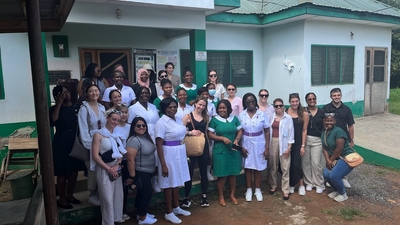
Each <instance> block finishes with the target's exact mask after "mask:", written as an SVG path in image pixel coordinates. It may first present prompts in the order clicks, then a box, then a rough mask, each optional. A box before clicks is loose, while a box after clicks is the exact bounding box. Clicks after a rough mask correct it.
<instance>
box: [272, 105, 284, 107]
mask: <svg viewBox="0 0 400 225" xmlns="http://www.w3.org/2000/svg"><path fill="white" fill-rule="evenodd" d="M274 107H275V108H282V107H283V105H274Z"/></svg>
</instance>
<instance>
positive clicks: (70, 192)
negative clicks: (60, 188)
mask: <svg viewBox="0 0 400 225" xmlns="http://www.w3.org/2000/svg"><path fill="white" fill-rule="evenodd" d="M77 178H78V171H74V172H72V173H71V175H69V176H68V177H67V181H68V184H67V193H66V198H67V200H68V201H69V202H71V203H73V204H80V203H81V201H79V200H78V199H76V198H75V197H74V189H75V185H76V179H77Z"/></svg>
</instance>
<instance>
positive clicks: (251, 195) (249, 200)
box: [244, 190, 253, 202]
mask: <svg viewBox="0 0 400 225" xmlns="http://www.w3.org/2000/svg"><path fill="white" fill-rule="evenodd" d="M244 195H245V198H246V202H251V201H252V198H253V193H252V191H251V190H247V191H246V193H245V194H244Z"/></svg>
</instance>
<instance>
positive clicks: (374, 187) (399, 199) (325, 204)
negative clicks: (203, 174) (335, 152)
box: [81, 165, 400, 225]
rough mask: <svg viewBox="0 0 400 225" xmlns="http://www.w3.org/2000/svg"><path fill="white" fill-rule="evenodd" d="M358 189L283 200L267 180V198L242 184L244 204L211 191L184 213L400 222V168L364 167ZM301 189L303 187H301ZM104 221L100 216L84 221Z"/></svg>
mask: <svg viewBox="0 0 400 225" xmlns="http://www.w3.org/2000/svg"><path fill="white" fill-rule="evenodd" d="M349 180H350V183H351V184H352V188H351V189H348V190H347V193H348V195H349V199H348V200H347V201H345V202H342V203H337V202H335V201H333V200H332V199H330V198H329V197H328V196H327V194H328V193H329V192H330V188H328V189H327V190H326V191H324V192H323V194H316V193H315V190H313V191H311V192H307V194H306V196H299V195H298V194H297V192H295V193H294V194H292V195H291V196H290V199H289V201H283V200H282V192H279V191H277V192H276V193H275V194H274V195H269V194H268V190H269V189H268V188H269V187H268V186H267V185H266V182H264V184H263V186H262V189H263V194H264V201H263V202H257V201H256V200H255V198H253V201H252V202H245V200H244V192H245V187H238V189H237V192H236V193H237V198H238V200H239V205H233V204H232V203H231V202H230V201H229V200H228V191H229V190H227V191H226V192H225V193H226V195H225V197H226V199H227V204H228V205H227V206H226V207H221V206H220V205H218V201H217V200H218V198H217V195H216V193H215V192H213V193H209V194H208V200H209V203H210V207H206V208H202V207H201V206H200V203H199V202H200V196H193V198H192V200H193V204H192V206H191V207H190V209H189V211H191V213H192V215H191V216H188V217H180V218H181V219H182V221H183V222H182V224H191V225H204V224H207V225H214V224H215V225H221V224H231V225H242V224H252V225H253V224H268V225H275V224H285V225H303V224H316V225H321V224H346V225H347V224H349V225H352V224H354V225H355V224H364V225H376V224H399V222H398V221H399V217H400V208H399V205H400V195H399V192H400V171H395V170H390V169H386V168H383V167H379V166H372V165H361V166H360V167H358V168H356V169H355V170H354V171H353V172H352V173H350V174H349ZM296 190H297V189H296ZM149 213H153V214H155V215H156V217H157V218H158V222H157V223H156V224H159V225H163V224H171V223H170V222H166V221H165V219H164V207H163V205H156V206H153V207H151V208H150V210H149ZM130 215H131V217H132V219H130V220H128V221H126V222H125V223H123V224H125V225H130V224H137V221H136V220H135V219H134V215H135V212H133V213H131V214H130ZM83 224H93V225H94V224H101V223H100V221H99V220H95V221H91V222H90V223H89V222H86V223H81V225H83Z"/></svg>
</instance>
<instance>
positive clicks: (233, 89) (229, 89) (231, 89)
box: [226, 88, 236, 91]
mask: <svg viewBox="0 0 400 225" xmlns="http://www.w3.org/2000/svg"><path fill="white" fill-rule="evenodd" d="M226 90H228V91H235V90H236V89H235V88H228V89H226Z"/></svg>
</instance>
